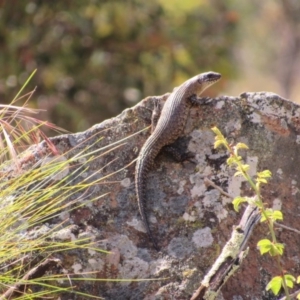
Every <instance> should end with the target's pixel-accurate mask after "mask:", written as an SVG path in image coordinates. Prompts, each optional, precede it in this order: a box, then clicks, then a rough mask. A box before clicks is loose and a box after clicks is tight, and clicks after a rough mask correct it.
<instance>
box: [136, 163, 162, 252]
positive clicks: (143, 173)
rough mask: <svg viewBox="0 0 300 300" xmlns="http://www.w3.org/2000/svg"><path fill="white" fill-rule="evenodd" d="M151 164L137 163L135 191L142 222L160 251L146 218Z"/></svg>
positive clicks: (155, 246)
mask: <svg viewBox="0 0 300 300" xmlns="http://www.w3.org/2000/svg"><path fill="white" fill-rule="evenodd" d="M151 165H152V164H151V162H150V161H149V159H143V160H141V159H138V160H137V163H136V168H135V172H136V174H135V189H136V194H137V201H138V205H139V211H140V214H141V218H142V221H143V223H144V225H145V227H146V231H147V234H148V236H149V239H150V240H151V242H152V244H153V246H154V248H155V250H157V251H159V247H158V245H157V242H156V240H155V239H154V237H153V235H152V232H151V229H150V225H149V221H148V219H147V216H146V207H145V203H146V179H147V174H148V172H149V170H150V168H151Z"/></svg>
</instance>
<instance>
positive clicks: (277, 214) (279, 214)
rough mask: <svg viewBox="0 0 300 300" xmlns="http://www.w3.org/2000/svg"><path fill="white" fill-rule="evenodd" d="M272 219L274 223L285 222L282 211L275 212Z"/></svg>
mask: <svg viewBox="0 0 300 300" xmlns="http://www.w3.org/2000/svg"><path fill="white" fill-rule="evenodd" d="M272 218H273V220H274V221H276V220H283V215H282V212H281V211H280V210H274V212H273V216H272Z"/></svg>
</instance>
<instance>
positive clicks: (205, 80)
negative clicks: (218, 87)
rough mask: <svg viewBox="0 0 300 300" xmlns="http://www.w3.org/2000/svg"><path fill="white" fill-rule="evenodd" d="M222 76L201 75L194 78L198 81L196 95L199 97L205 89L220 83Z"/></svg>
mask: <svg viewBox="0 0 300 300" xmlns="http://www.w3.org/2000/svg"><path fill="white" fill-rule="evenodd" d="M220 78H221V74H219V73H215V72H206V73H201V74H199V75H197V76H195V77H194V79H196V81H197V91H196V94H197V95H198V96H199V95H200V94H201V93H202V92H203V91H204V90H205V89H207V88H208V87H209V86H211V85H212V84H214V83H215V82H217V81H219V79H220Z"/></svg>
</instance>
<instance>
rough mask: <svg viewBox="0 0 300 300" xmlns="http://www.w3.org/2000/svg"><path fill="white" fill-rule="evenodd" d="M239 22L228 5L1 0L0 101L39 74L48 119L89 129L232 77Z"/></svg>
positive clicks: (40, 101)
mask: <svg viewBox="0 0 300 300" xmlns="http://www.w3.org/2000/svg"><path fill="white" fill-rule="evenodd" d="M236 23H237V15H236V13H235V12H234V11H233V10H232V9H231V8H230V7H229V5H228V4H226V5H225V4H224V1H222V0H214V1H203V2H201V1H198V0H190V1H179V0H176V1H175V0H174V1H171V2H170V3H169V2H168V1H163V0H153V1H143V0H131V1H129V0H127V1H124V0H114V1H113V0H110V1H103V0H98V1H97V0H85V1H82V0H72V1H70V0H69V1H67V0H64V1H61V0H51V1H38V0H35V1H34V0H33V1H17V0H10V1H4V2H3V3H2V5H1V8H0V49H1V55H0V66H1V67H0V101H1V102H9V101H10V100H11V99H12V98H13V95H15V93H16V91H17V90H18V89H19V87H20V85H21V84H22V83H23V82H24V81H25V79H26V78H28V75H29V74H30V73H31V72H32V70H33V69H35V68H37V69H38V72H37V75H36V76H35V78H34V79H33V80H32V82H31V85H32V87H34V86H38V89H37V92H36V93H35V96H34V99H32V101H33V102H35V103H36V106H37V107H38V108H43V109H46V110H47V111H48V114H45V115H44V116H43V117H44V118H46V119H48V120H51V121H53V122H55V123H56V124H57V125H59V126H62V127H65V128H67V129H69V130H71V131H78V130H82V129H85V128H87V127H88V126H90V125H92V124H94V123H96V122H99V121H101V120H103V119H105V118H108V117H110V116H113V115H116V114H117V113H118V112H120V111H121V110H122V109H124V108H125V107H127V106H130V105H132V104H134V103H136V102H137V101H139V100H140V99H142V98H143V97H145V96H148V95H154V94H156V95H157V94H162V93H165V92H167V91H171V89H172V88H173V87H174V86H176V85H178V84H180V83H181V82H182V81H184V80H185V79H187V78H188V77H191V76H194V75H195V74H198V73H201V72H204V71H208V70H213V71H216V72H220V73H222V74H223V75H224V76H225V77H228V76H229V74H233V71H234V68H235V66H234V65H233V64H232V62H231V56H232V53H231V52H232V46H233V45H234V43H235V40H236V34H235V29H236Z"/></svg>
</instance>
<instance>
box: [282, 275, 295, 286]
mask: <svg viewBox="0 0 300 300" xmlns="http://www.w3.org/2000/svg"><path fill="white" fill-rule="evenodd" d="M283 277H284V279H285V283H286V285H287V286H288V287H289V288H291V289H292V288H293V287H294V282H295V281H296V278H295V277H294V276H293V275H291V274H285V275H284V276H283Z"/></svg>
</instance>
